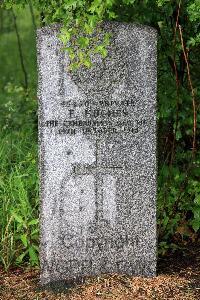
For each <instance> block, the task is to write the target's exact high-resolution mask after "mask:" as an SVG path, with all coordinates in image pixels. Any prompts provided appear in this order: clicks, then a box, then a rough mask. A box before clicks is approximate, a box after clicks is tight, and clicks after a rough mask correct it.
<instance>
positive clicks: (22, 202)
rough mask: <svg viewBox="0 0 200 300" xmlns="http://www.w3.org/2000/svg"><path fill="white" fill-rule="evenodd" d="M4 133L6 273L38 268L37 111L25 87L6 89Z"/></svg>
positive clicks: (1, 193)
mask: <svg viewBox="0 0 200 300" xmlns="http://www.w3.org/2000/svg"><path fill="white" fill-rule="evenodd" d="M4 93H5V94H4V97H5V98H4V101H2V102H3V103H1V105H0V108H1V110H2V111H4V118H3V120H1V128H2V131H1V132H0V160H1V165H0V174H1V175H0V228H1V241H2V242H1V245H0V259H1V262H2V263H3V265H4V267H5V269H8V268H9V266H10V265H11V264H19V263H21V262H24V261H27V260H29V261H30V263H31V264H32V265H35V264H38V257H37V252H38V176H37V159H36V157H37V145H36V133H35V129H36V124H35V117H34V115H35V114H34V113H33V112H34V111H35V110H36V102H35V101H31V99H30V98H27V96H26V93H25V91H24V89H23V88H22V87H19V86H14V85H12V84H11V83H8V84H7V86H5V89H4Z"/></svg>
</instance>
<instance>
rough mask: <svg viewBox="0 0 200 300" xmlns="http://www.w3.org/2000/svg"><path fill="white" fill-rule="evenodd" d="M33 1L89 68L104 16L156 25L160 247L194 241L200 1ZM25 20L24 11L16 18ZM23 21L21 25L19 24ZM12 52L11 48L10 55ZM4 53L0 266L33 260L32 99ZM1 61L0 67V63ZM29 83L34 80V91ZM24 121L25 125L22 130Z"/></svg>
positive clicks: (100, 44)
mask: <svg viewBox="0 0 200 300" xmlns="http://www.w3.org/2000/svg"><path fill="white" fill-rule="evenodd" d="M26 4H28V1H26V0H23V1H20V0H18V1H13V0H5V1H4V7H6V8H7V9H10V8H13V9H14V10H15V11H16V12H17V11H18V10H17V9H18V8H19V9H20V10H21V9H22V8H23V7H25V6H26ZM32 4H33V6H34V7H35V11H36V14H38V15H40V17H41V20H42V24H43V23H45V24H51V23H61V24H62V28H61V31H60V39H61V40H62V42H63V49H65V50H66V51H68V53H69V57H70V60H71V69H76V68H77V67H81V66H85V67H91V66H92V59H91V57H92V56H93V55H95V54H100V55H101V56H103V57H106V55H107V47H108V45H109V43H110V38H111V36H110V35H109V33H103V35H102V36H103V38H102V39H101V40H100V39H99V40H97V39H96V38H95V35H94V31H95V30H101V29H100V24H101V22H102V21H103V20H115V21H118V22H136V23H141V24H145V25H150V26H153V27H154V28H156V29H157V31H158V129H159V130H158V214H157V216H158V236H159V253H160V254H165V253H166V251H168V250H169V249H172V250H176V249H177V247H179V246H180V245H182V244H185V243H187V242H194V241H196V240H197V239H198V236H199V232H200V151H199V141H200V135H199V129H200V128H199V126H200V125H199V124H200V117H199V101H200V82H199V77H200V59H199V53H200V26H199V21H200V1H199V0H188V1H184V0H182V1H180V0H173V1H169V0H153V1H150V0H144V1H140V0H106V1H105V0H92V1H88V0H79V1H74V0H60V1H55V0H40V1H36V0H32ZM21 13H22V12H21V11H19V12H18V14H21ZM22 14H23V13H22ZM24 18H26V16H25V14H24V15H23V17H21V18H20V21H21V20H23V19H24ZM25 26H26V25H25V24H23V26H21V27H20V28H21V30H23V28H25ZM11 27H12V26H10V25H9V26H8V24H7V25H6V28H7V32H9V35H7V42H9V43H10V42H11V41H12V40H13V33H12V32H10V30H11ZM24 32H25V29H24ZM181 38H182V39H181ZM23 40H24V39H23ZM4 43H5V39H2V40H1V43H0V51H1V53H6V54H7V51H9V49H11V48H9V47H8V49H7V48H6V45H4ZM26 47H27V48H26ZM30 48H31V49H32V48H33V47H29V43H27V42H26V43H24V44H23V49H25V53H30ZM16 53H17V51H14V54H13V55H16ZM1 55H4V54H1ZM16 56H17V55H16ZM10 57H12V54H11V53H9V55H5V56H4V57H3V60H2V61H4V64H5V62H6V64H7V69H8V70H9V72H10V73H11V72H13V74H14V75H13V76H12V77H13V78H11V76H10V74H7V73H6V70H4V71H5V72H4V73H5V76H4V78H3V80H2V81H3V89H4V92H3V93H4V99H3V106H2V108H3V112H4V117H3V121H2V125H3V132H2V138H1V141H2V142H1V148H0V149H1V152H0V153H1V157H2V166H1V172H2V174H3V175H1V181H0V182H1V183H0V184H1V185H0V186H1V195H2V199H3V200H2V201H3V205H2V210H1V212H0V218H1V222H2V223H1V226H2V231H1V233H2V239H3V243H2V246H1V259H2V262H3V263H4V266H5V267H6V268H8V267H9V265H10V264H13V263H20V262H23V261H28V260H29V261H30V262H31V264H32V265H34V264H37V263H38V259H37V242H38V232H37V230H38V224H36V223H37V217H38V200H37V199H38V195H37V180H38V179H37V171H36V159H35V157H36V138H35V134H36V123H35V109H36V108H35V106H36V104H35V102H34V100H33V98H34V97H33V96H30V95H29V96H28V97H27V95H26V93H25V91H24V90H23V88H21V84H20V83H19V82H21V81H22V79H21V77H22V76H21V73H20V72H21V71H20V70H19V67H18V69H14V71H13V68H17V67H16V66H17V65H19V64H15V63H14V62H15V61H16V60H17V57H14V58H13V60H11V61H10ZM32 59H33V57H32V56H31V57H30V59H27V60H26V65H28V62H29V61H32ZM13 66H14V67H13ZM188 66H189V69H188ZM0 67H1V68H2V67H3V64H2V63H1V61H0ZM33 70H35V69H34V67H33V66H32V67H30V68H29V69H28V73H29V74H31V75H29V77H30V78H35V73H34V72H35V71H34V72H33ZM15 74H17V76H15ZM32 74H33V76H32ZM188 74H189V76H188ZM16 78H17V79H16ZM19 78H20V79H19ZM15 80H18V81H19V82H17V83H16V82H15ZM7 82H12V83H10V84H7ZM13 82H15V84H13ZM34 82H35V79H34ZM34 88H35V83H34V84H33V89H32V90H33V91H34ZM33 94H34V92H33ZM13 99H15V100H16V101H13ZM194 105H195V110H194ZM195 111H196V117H197V125H195V123H194V113H195ZM23 124H26V125H27V126H23V130H21V128H22V125H23ZM195 126H196V145H195V148H194V145H193V141H194V134H193V133H194V127H195ZM33 136H34V137H33ZM30 137H31V138H30ZM33 141H34V142H33ZM10 145H12V147H11V146H10ZM192 148H193V149H192ZM28 174H31V175H28Z"/></svg>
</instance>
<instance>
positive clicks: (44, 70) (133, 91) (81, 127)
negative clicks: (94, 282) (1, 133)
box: [38, 22, 156, 284]
mask: <svg viewBox="0 0 200 300" xmlns="http://www.w3.org/2000/svg"><path fill="white" fill-rule="evenodd" d="M101 26H102V30H100V31H98V35H99V39H101V36H102V35H103V32H110V33H111V34H112V35H111V42H110V45H109V47H108V56H107V57H106V58H105V59H103V58H102V57H101V56H100V55H93V57H92V60H93V67H92V68H90V69H84V68H80V69H78V71H76V72H73V73H72V72H69V71H68V66H69V58H68V55H67V53H66V52H64V51H63V50H62V45H61V43H60V41H59V39H58V37H57V36H58V33H59V26H53V27H48V28H42V29H40V30H39V31H38V68H39V92H38V94H39V102H40V103H39V141H40V180H41V192H40V194H41V213H40V223H41V245H40V260H41V283H42V284H47V283H51V282H56V281H61V280H69V281H72V280H77V278H83V277H85V276H93V275H98V274H102V273H125V274H129V275H144V276H154V275H155V274H156V32H155V30H154V29H152V28H150V27H147V26H140V25H134V24H122V23H116V22H113V23H109V22H108V23H106V22H105V23H103V25H101Z"/></svg>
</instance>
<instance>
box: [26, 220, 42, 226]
mask: <svg viewBox="0 0 200 300" xmlns="http://www.w3.org/2000/svg"><path fill="white" fill-rule="evenodd" d="M38 223H39V219H33V220H31V221H30V222H28V225H29V226H31V225H37V224H38Z"/></svg>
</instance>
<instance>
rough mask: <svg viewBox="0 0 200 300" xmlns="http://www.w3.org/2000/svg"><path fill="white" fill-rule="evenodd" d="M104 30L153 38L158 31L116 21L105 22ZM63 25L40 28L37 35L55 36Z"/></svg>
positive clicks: (102, 24) (146, 26) (148, 27)
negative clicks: (145, 35) (141, 34)
mask: <svg viewBox="0 0 200 300" xmlns="http://www.w3.org/2000/svg"><path fill="white" fill-rule="evenodd" d="M98 26H101V27H102V28H104V30H105V31H109V30H110V31H113V30H125V31H126V32H131V31H132V32H135V31H139V32H141V31H143V32H144V33H148V34H149V35H151V36H155V37H156V36H157V30H156V29H155V28H154V27H151V26H148V25H143V24H137V23H126V22H116V21H103V22H101V24H100V25H98ZM61 27H62V24H58V23H57V24H53V25H50V26H45V27H42V28H39V29H38V30H37V35H38V36H40V35H54V34H56V33H58V32H59V30H60V29H61Z"/></svg>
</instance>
